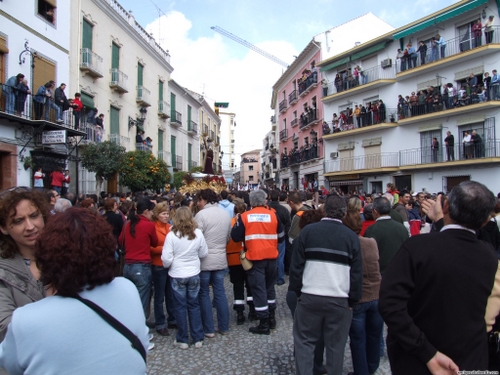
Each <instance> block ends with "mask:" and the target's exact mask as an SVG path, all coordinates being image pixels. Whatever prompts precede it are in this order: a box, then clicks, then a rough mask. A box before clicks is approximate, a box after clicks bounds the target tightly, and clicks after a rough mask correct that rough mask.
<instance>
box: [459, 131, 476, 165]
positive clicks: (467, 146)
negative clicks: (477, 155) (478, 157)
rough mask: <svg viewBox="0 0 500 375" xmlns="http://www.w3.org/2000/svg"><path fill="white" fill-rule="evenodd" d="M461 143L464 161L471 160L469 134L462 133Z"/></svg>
mask: <svg viewBox="0 0 500 375" xmlns="http://www.w3.org/2000/svg"><path fill="white" fill-rule="evenodd" d="M462 143H463V145H464V155H465V158H466V159H472V149H473V145H472V139H471V135H470V134H469V132H467V131H466V132H464V139H463V140H462Z"/></svg>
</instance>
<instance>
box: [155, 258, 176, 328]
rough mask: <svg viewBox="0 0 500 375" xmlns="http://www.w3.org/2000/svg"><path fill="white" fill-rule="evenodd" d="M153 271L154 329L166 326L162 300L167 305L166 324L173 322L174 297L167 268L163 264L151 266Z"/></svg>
mask: <svg viewBox="0 0 500 375" xmlns="http://www.w3.org/2000/svg"><path fill="white" fill-rule="evenodd" d="M151 271H152V273H153V287H154V298H155V300H154V313H155V325H156V329H162V328H165V327H166V324H165V312H164V310H163V302H164V301H165V305H166V306H167V314H168V319H167V321H168V324H176V323H175V312H174V297H173V291H172V285H171V282H170V276H168V269H167V268H165V267H163V266H151Z"/></svg>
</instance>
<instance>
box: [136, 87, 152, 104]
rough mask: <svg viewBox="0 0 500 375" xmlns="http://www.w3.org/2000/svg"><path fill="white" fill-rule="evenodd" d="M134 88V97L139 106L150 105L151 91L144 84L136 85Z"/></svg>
mask: <svg viewBox="0 0 500 375" xmlns="http://www.w3.org/2000/svg"><path fill="white" fill-rule="evenodd" d="M136 89H137V97H136V98H135V102H136V103H137V104H139V105H140V106H141V107H149V106H151V91H149V90H148V89H147V88H145V87H144V86H137V87H136Z"/></svg>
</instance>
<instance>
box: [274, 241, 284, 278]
mask: <svg viewBox="0 0 500 375" xmlns="http://www.w3.org/2000/svg"><path fill="white" fill-rule="evenodd" d="M285 252H286V243H285V241H283V242H281V243H278V259H277V260H278V262H277V263H278V278H277V280H276V281H277V282H278V283H279V282H285Z"/></svg>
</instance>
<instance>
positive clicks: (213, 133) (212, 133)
mask: <svg viewBox="0 0 500 375" xmlns="http://www.w3.org/2000/svg"><path fill="white" fill-rule="evenodd" d="M210 139H211V140H212V141H214V142H215V132H214V131H213V130H210Z"/></svg>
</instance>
